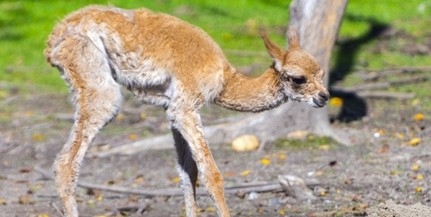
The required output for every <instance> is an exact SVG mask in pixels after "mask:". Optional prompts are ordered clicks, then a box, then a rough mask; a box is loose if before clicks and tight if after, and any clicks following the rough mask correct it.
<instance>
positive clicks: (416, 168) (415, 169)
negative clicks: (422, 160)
mask: <svg viewBox="0 0 431 217" xmlns="http://www.w3.org/2000/svg"><path fill="white" fill-rule="evenodd" d="M420 168H421V165H419V164H413V165H412V170H413V171H414V172H417V171H419V169H420Z"/></svg>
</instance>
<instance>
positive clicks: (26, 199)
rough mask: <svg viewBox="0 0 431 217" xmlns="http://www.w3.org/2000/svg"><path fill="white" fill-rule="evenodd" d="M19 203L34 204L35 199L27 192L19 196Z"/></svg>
mask: <svg viewBox="0 0 431 217" xmlns="http://www.w3.org/2000/svg"><path fill="white" fill-rule="evenodd" d="M18 203H19V204H22V205H28V204H34V201H33V199H32V198H31V196H30V195H28V194H26V195H21V196H19V197H18Z"/></svg>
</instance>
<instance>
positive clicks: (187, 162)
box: [171, 128, 198, 217]
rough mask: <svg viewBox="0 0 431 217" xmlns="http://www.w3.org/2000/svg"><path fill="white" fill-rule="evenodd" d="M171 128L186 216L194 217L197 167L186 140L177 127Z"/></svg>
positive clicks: (195, 211)
mask: <svg viewBox="0 0 431 217" xmlns="http://www.w3.org/2000/svg"><path fill="white" fill-rule="evenodd" d="M171 130H172V135H173V136H174V141H175V148H176V151H177V156H178V165H177V170H178V173H179V175H180V180H181V183H180V184H181V188H182V190H183V192H184V198H185V205H186V215H187V216H188V217H195V216H196V214H197V206H196V182H197V177H198V168H197V166H196V162H195V160H194V159H193V155H192V153H191V151H190V147H189V145H188V144H187V141H186V140H185V139H184V137H183V136H182V135H181V133H180V132H179V131H178V130H177V129H175V128H172V129H171Z"/></svg>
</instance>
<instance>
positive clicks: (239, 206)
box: [0, 91, 431, 217]
mask: <svg viewBox="0 0 431 217" xmlns="http://www.w3.org/2000/svg"><path fill="white" fill-rule="evenodd" d="M0 103H1V105H0V108H1V109H0V117H1V120H0V121H1V126H0V216H5V217H10V216H38V217H42V216H43V217H47V216H59V215H60V214H59V209H60V208H61V207H60V203H59V200H58V197H57V194H56V191H55V188H54V182H53V181H52V180H50V179H48V178H46V177H45V176H43V175H42V174H41V173H40V172H38V171H37V170H36V169H35V168H42V169H44V170H46V171H50V168H51V165H52V163H53V160H54V157H55V155H56V153H57V152H58V151H59V150H60V149H61V147H62V144H63V143H64V142H65V140H66V138H67V137H68V133H69V129H70V127H71V124H72V122H71V120H70V118H71V116H72V113H73V110H72V108H71V106H70V103H69V101H68V97H67V96H66V94H37V93H35V94H33V95H31V96H30V95H26V96H23V95H20V94H19V93H14V92H13V91H12V92H11V93H10V95H8V96H7V97H5V98H4V99H2V101H0ZM367 105H368V114H367V116H366V117H364V118H362V119H361V120H359V121H354V122H350V123H338V122H336V123H334V124H333V127H335V128H336V129H337V130H338V131H339V132H341V133H342V132H344V131H346V130H347V129H355V130H357V131H358V132H360V133H361V136H363V137H364V138H366V139H365V140H364V141H365V142H361V143H360V144H355V145H353V146H351V147H346V146H342V145H337V144H335V143H334V142H331V141H329V142H328V141H327V140H322V141H323V142H322V143H318V144H316V145H304V146H303V147H302V146H300V147H298V146H289V145H287V146H277V145H267V146H265V148H264V149H263V150H262V151H257V152H246V153H237V152H234V151H233V150H232V148H231V147H230V145H229V144H212V145H211V148H212V150H213V154H214V156H215V159H216V161H217V163H218V165H219V167H220V169H221V171H222V173H223V175H224V178H225V184H226V186H228V187H229V186H236V185H241V184H250V183H260V184H262V183H263V184H265V183H277V177H278V176H279V175H294V176H297V177H299V178H301V179H303V180H304V181H305V182H306V183H313V184H307V186H309V188H310V190H311V191H312V192H313V194H314V195H315V196H316V199H315V200H298V199H295V198H294V197H292V196H291V195H288V194H286V192H285V191H283V190H281V189H279V190H273V191H269V192H246V193H243V192H237V193H235V194H228V195H227V201H228V204H229V207H230V210H231V213H232V215H233V216H431V215H430V211H429V208H428V207H427V206H431V192H430V187H431V182H430V176H431V143H430V142H429V141H430V137H431V133H430V127H429V126H431V125H430V122H431V120H430V118H429V117H427V116H426V114H431V113H430V111H425V110H424V108H422V107H421V102H418V101H417V100H416V101H415V100H413V99H408V100H368V101H367ZM205 111H206V113H205V114H204V115H203V117H204V118H203V119H204V122H206V123H208V124H211V122H213V121H215V120H217V118H218V116H219V115H220V114H223V112H224V111H223V110H219V109H218V108H215V107H210V108H206V109H205ZM418 113H421V114H425V119H424V120H415V119H414V118H413V117H414V115H415V114H416V115H417V114H418ZM416 119H418V118H416ZM419 119H420V118H419ZM165 131H167V123H166V121H165V117H164V116H163V111H161V110H158V109H157V108H154V107H151V106H146V105H140V104H137V103H136V102H135V101H134V100H132V99H126V102H125V106H124V107H123V110H122V112H121V113H120V115H119V116H118V117H117V119H115V120H114V121H113V122H112V123H110V124H109V125H108V126H107V127H106V128H104V130H103V131H102V132H101V133H100V134H99V136H98V137H97V138H96V139H95V141H94V142H93V146H92V147H91V149H90V150H89V157H86V159H85V162H84V166H82V170H81V176H80V181H82V182H87V183H92V184H97V185H101V186H122V187H127V188H131V189H141V190H142V189H147V190H151V189H166V188H178V177H177V174H176V169H175V160H176V158H175V151H174V150H173V149H168V150H149V151H146V152H140V153H136V154H134V155H131V156H124V155H110V156H107V157H94V155H93V157H91V154H92V153H95V152H97V151H100V150H101V151H103V150H107V149H110V148H112V147H115V146H118V145H121V144H126V143H129V142H132V141H135V140H139V139H140V138H143V137H146V136H150V135H153V134H156V133H160V132H165ZM414 138H419V139H420V141H419V140H417V141H414V140H413V141H412V139H414ZM416 142H417V143H416ZM77 198H78V204H79V210H80V213H81V216H184V205H183V199H182V197H181V196H157V197H145V196H140V195H128V194H120V193H112V192H105V191H100V190H91V189H90V190H89V189H84V188H79V190H78V196H77ZM198 204H199V206H200V208H201V211H200V216H216V211H215V208H214V205H213V203H212V202H211V200H210V199H209V197H207V196H199V197H198ZM414 204H416V205H414Z"/></svg>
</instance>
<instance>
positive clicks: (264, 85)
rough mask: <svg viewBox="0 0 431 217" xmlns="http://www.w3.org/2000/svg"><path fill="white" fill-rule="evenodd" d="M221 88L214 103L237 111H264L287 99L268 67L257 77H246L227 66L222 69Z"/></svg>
mask: <svg viewBox="0 0 431 217" xmlns="http://www.w3.org/2000/svg"><path fill="white" fill-rule="evenodd" d="M224 79H225V83H224V85H223V90H222V92H221V93H220V94H219V96H218V97H217V98H216V99H215V103H216V104H218V105H220V106H222V107H225V108H228V109H233V110H237V111H250V112H260V111H265V110H268V109H271V108H274V107H277V106H279V105H280V104H282V103H284V102H286V101H287V97H286V96H285V94H284V93H283V91H282V86H281V81H280V80H279V77H278V76H277V74H276V72H275V71H274V69H272V68H269V69H268V70H266V71H265V72H264V73H263V74H262V75H261V76H259V77H255V78H254V77H248V76H246V75H243V74H241V73H238V72H236V70H235V69H233V68H229V69H227V70H225V71H224Z"/></svg>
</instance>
